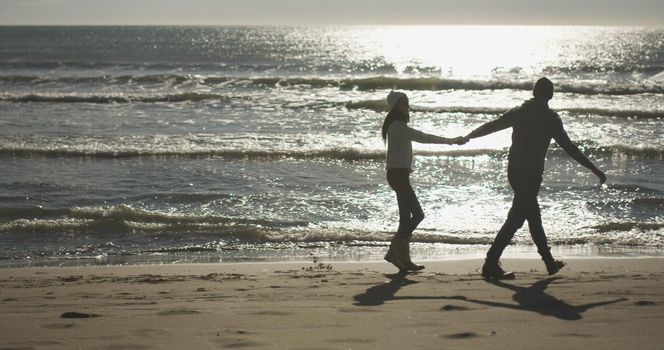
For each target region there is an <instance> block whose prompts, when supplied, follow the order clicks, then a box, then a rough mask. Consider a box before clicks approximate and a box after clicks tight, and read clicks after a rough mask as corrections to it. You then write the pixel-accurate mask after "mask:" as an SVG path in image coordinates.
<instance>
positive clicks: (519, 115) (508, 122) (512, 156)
mask: <svg viewBox="0 0 664 350" xmlns="http://www.w3.org/2000/svg"><path fill="white" fill-rule="evenodd" d="M533 96H534V98H533V99H530V100H528V101H526V102H524V103H523V104H522V105H521V106H518V107H516V108H513V109H511V110H509V111H507V112H506V113H505V114H503V115H502V116H501V117H500V118H498V119H496V120H494V121H491V122H488V123H486V124H484V125H482V126H480V127H479V128H477V129H475V130H474V131H473V132H471V133H470V134H468V135H467V136H465V141H468V140H470V139H473V138H477V137H481V136H485V135H488V134H491V133H494V132H496V131H499V130H503V129H506V128H510V127H511V128H512V146H511V147H510V150H509V156H508V166H507V176H508V179H509V183H510V186H511V187H512V189H513V190H514V199H513V200H512V207H511V208H510V211H509V213H508V214H507V219H506V220H505V223H504V224H503V226H502V227H501V228H500V231H498V234H497V235H496V238H495V239H494V241H493V244H492V245H491V248H490V249H489V251H488V252H487V256H486V261H485V262H484V266H483V267H482V277H484V278H486V279H507V278H514V275H513V274H507V273H505V271H504V270H503V269H502V268H501V267H500V263H499V262H498V260H499V259H500V256H501V254H502V253H503V250H504V249H505V247H506V246H507V244H509V242H510V240H511V239H512V237H513V236H514V233H516V231H517V230H518V229H519V228H521V226H523V223H524V221H526V220H528V227H529V228H530V235H531V236H532V238H533V241H534V242H535V245H536V246H537V251H538V253H539V254H540V255H541V256H542V260H544V263H545V264H546V269H547V271H548V273H549V275H553V274H555V273H556V272H558V271H559V270H560V269H561V268H562V267H563V266H565V263H563V262H562V261H559V260H555V259H554V258H553V256H552V255H551V251H550V248H549V246H548V243H547V239H546V235H545V233H544V228H543V227H542V218H541V215H540V208H539V203H538V202H537V193H538V192H539V188H540V185H541V183H542V173H543V172H544V159H545V157H546V152H547V150H548V148H549V144H550V143H551V139H552V138H553V139H554V140H556V142H557V143H558V145H560V147H562V149H563V150H565V152H567V154H569V155H570V156H571V157H572V158H574V159H575V160H576V161H577V162H579V163H580V164H581V165H583V166H585V167H586V168H588V169H590V170H591V171H592V172H593V173H594V174H595V175H596V176H597V177H598V178H599V180H600V183H604V182H605V181H606V176H605V175H604V173H603V172H602V171H601V170H599V169H597V167H596V166H595V165H594V164H593V163H592V162H591V161H590V160H588V158H586V157H585V156H584V155H583V153H581V151H580V150H579V148H578V147H577V146H576V145H575V144H574V143H572V141H571V140H570V139H569V137H568V136H567V133H566V132H565V129H564V128H563V123H562V120H561V119H560V116H558V114H557V113H556V112H554V111H552V110H551V109H549V105H548V103H549V100H550V99H551V98H552V97H553V83H552V82H551V81H550V80H549V79H547V78H541V79H539V80H538V81H537V82H536V83H535V87H534V89H533Z"/></svg>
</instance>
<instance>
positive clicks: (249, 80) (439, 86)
mask: <svg viewBox="0 0 664 350" xmlns="http://www.w3.org/2000/svg"><path fill="white" fill-rule="evenodd" d="M0 82H6V83H28V84H47V83H62V84H91V83H99V84H111V85H115V84H119V85H126V84H159V85H166V86H175V85H180V84H193V85H202V86H218V85H226V84H232V85H259V86H270V87H271V86H280V87H288V86H310V87H315V88H323V87H336V88H339V89H342V90H352V89H358V90H377V89H400V90H434V91H438V90H503V89H509V90H532V88H533V82H532V81H530V80H527V81H525V80H524V81H519V80H464V79H449V78H439V77H413V78H398V77H390V76H376V77H365V78H334V77H324V76H323V77H224V76H201V75H189V74H188V75H178V74H156V75H138V76H132V75H123V76H92V77H42V76H20V75H10V76H0ZM556 91H557V92H563V93H575V94H582V95H597V94H606V95H634V94H644V93H652V94H659V93H664V84H661V82H659V81H657V80H648V81H644V82H630V83H607V84H597V83H590V82H583V81H579V82H573V83H567V82H562V83H558V84H557V85H556Z"/></svg>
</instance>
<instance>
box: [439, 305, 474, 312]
mask: <svg viewBox="0 0 664 350" xmlns="http://www.w3.org/2000/svg"><path fill="white" fill-rule="evenodd" d="M440 310H441V311H467V310H471V309H470V308H468V307H465V306H456V305H445V306H443V307H441V308H440Z"/></svg>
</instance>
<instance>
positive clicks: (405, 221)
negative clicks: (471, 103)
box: [382, 91, 465, 272]
mask: <svg viewBox="0 0 664 350" xmlns="http://www.w3.org/2000/svg"><path fill="white" fill-rule="evenodd" d="M387 103H388V105H389V107H390V112H389V113H388V114H387V116H386V117H385V121H384V122H383V127H382V136H383V141H386V142H387V156H386V163H387V164H386V166H385V168H386V169H387V183H388V184H389V185H390V187H391V188H392V189H393V190H394V192H395V193H396V195H397V203H398V204H399V228H398V229H397V233H396V234H395V235H394V238H393V239H392V242H391V243H390V248H389V250H388V251H387V254H386V255H385V260H387V261H389V262H391V263H392V264H394V266H396V267H397V268H398V269H399V270H400V271H402V272H404V271H408V270H421V269H423V268H424V266H421V265H416V264H414V263H413V262H412V261H411V259H410V245H409V242H410V239H411V237H412V235H413V231H414V230H415V228H417V225H418V224H419V223H420V222H421V221H422V220H423V219H424V212H423V211H422V207H421V206H420V202H419V200H418V199H417V195H416V194H415V191H413V188H412V187H411V185H410V173H411V172H412V168H413V147H412V141H415V142H420V143H439V144H448V145H449V144H461V143H464V141H465V139H464V138H463V137H457V138H453V139H449V138H446V137H440V136H435V135H430V134H426V133H423V132H421V131H418V130H415V129H413V128H411V127H409V126H408V122H409V121H410V112H409V105H408V97H407V96H406V94H404V93H402V92H395V91H391V92H390V93H389V94H388V95H387Z"/></svg>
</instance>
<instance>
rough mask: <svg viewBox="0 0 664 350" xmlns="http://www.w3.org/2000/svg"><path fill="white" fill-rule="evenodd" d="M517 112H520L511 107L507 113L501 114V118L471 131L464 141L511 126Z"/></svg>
mask: <svg viewBox="0 0 664 350" xmlns="http://www.w3.org/2000/svg"><path fill="white" fill-rule="evenodd" d="M516 113H518V112H517V110H516V109H511V110H509V111H507V112H505V114H503V115H501V116H500V118H498V119H496V120H492V121H490V122H488V123H485V124H483V125H482V126H480V127H479V128H477V129H475V130H473V131H471V132H470V134H468V135H466V136H464V141H466V142H467V141H468V140H470V139H475V138H478V137H482V136H486V135H489V134H493V133H494V132H496V131H500V130H503V129H507V128H509V127H511V126H512V123H513V119H514V116H515V114H516ZM464 143H465V142H464Z"/></svg>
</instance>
